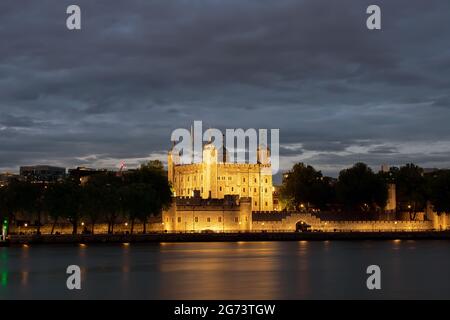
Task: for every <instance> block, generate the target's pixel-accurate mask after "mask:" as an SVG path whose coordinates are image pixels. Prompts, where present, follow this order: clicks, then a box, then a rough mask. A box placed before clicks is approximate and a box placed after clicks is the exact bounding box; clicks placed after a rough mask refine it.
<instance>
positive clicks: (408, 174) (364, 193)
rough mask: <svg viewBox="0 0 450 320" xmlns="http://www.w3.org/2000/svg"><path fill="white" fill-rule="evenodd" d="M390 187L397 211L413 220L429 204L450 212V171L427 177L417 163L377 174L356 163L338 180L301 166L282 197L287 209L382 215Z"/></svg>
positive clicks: (290, 175)
mask: <svg viewBox="0 0 450 320" xmlns="http://www.w3.org/2000/svg"><path fill="white" fill-rule="evenodd" d="M389 184H394V185H395V190H396V200H397V208H398V210H401V211H408V212H410V215H411V218H412V219H414V218H415V215H416V212H418V211H422V210H424V208H425V206H426V204H427V202H428V201H429V202H430V203H431V204H432V205H433V206H434V208H435V210H436V211H437V212H438V213H442V212H450V170H437V171H433V172H431V173H429V174H425V173H424V170H423V169H422V168H420V167H419V166H417V165H414V164H407V165H405V166H402V167H399V168H397V167H391V168H390V170H389V171H388V172H384V171H380V172H378V173H375V172H373V171H372V169H371V168H370V167H368V166H367V165H366V164H364V163H357V164H355V165H354V166H353V167H351V168H348V169H345V170H342V171H341V172H340V173H339V177H338V179H337V180H336V179H332V178H329V177H325V176H323V175H322V173H321V172H320V171H317V170H316V169H314V168H313V167H312V166H309V165H305V164H303V163H298V164H296V165H294V167H293V168H292V170H291V171H290V172H289V173H288V174H287V175H286V177H285V179H284V181H283V185H282V187H281V190H280V198H281V199H282V201H284V202H285V204H286V205H287V207H294V208H299V207H300V206H302V207H303V206H304V207H306V208H308V207H315V208H320V209H329V208H330V207H340V208H343V209H344V210H345V211H348V212H379V211H382V210H383V209H384V208H385V206H386V203H387V200H388V185H389Z"/></svg>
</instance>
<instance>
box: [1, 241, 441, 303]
mask: <svg viewBox="0 0 450 320" xmlns="http://www.w3.org/2000/svg"><path fill="white" fill-rule="evenodd" d="M448 245H449V242H446V241H424V242H420V241H384V242H376V241H349V242H334V241H321V242H314V241H313V242H308V241H299V242H236V243H161V244H129V243H124V244H118V245H79V246H38V245H36V246H30V247H10V248H0V298H1V299H8V298H39V299H46V298H58V299H61V298H68V299H78V298H83V299H108V298H116V299H127V298H129V299H309V298H313V299H328V298H338V299H339V298H345V299H354V298H358V299H361V298H450V290H449V289H450V281H449V280H450V276H449V273H448V270H449V268H450V253H449V250H448ZM71 264H76V265H79V266H80V268H81V272H82V290H81V291H69V290H67V289H66V287H65V283H66V279H67V274H66V268H67V266H68V265H71ZM370 264H378V265H380V267H381V270H382V273H383V290H382V292H371V291H368V290H367V289H366V287H365V280H366V276H367V275H366V273H365V271H366V268H367V266H368V265H370ZM424 270H428V271H427V272H426V276H423V275H424V273H423V272H424Z"/></svg>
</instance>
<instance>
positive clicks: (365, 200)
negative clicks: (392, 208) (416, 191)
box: [336, 163, 388, 212]
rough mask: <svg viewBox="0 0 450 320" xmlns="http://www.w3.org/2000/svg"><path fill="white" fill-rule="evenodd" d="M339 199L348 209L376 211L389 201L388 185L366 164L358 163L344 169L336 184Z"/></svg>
mask: <svg viewBox="0 0 450 320" xmlns="http://www.w3.org/2000/svg"><path fill="white" fill-rule="evenodd" d="M336 192H337V197H338V200H339V201H340V202H341V203H342V204H343V206H344V207H345V208H346V209H347V210H351V211H357V212H370V211H376V210H378V209H379V208H384V207H385V206H386V203H387V198H388V194H387V185H386V182H385V181H384V179H383V178H382V177H381V176H379V175H377V174H375V173H374V172H373V171H372V170H371V169H370V168H369V167H368V166H367V165H366V164H364V163H357V164H355V165H354V166H353V167H352V168H349V169H345V170H342V171H341V172H340V173H339V180H338V183H337V186H336Z"/></svg>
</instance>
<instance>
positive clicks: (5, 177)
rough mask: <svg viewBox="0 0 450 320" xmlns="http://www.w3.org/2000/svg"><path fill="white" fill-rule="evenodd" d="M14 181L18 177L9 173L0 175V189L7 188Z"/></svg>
mask: <svg viewBox="0 0 450 320" xmlns="http://www.w3.org/2000/svg"><path fill="white" fill-rule="evenodd" d="M14 179H19V175H17V174H12V173H9V172H5V173H0V187H4V186H7V185H8V184H9V183H10V182H11V180H14Z"/></svg>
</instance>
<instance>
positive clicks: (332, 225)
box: [253, 213, 435, 232]
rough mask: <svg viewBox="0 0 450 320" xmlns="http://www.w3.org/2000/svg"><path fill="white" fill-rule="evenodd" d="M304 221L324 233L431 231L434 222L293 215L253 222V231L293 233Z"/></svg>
mask: <svg viewBox="0 0 450 320" xmlns="http://www.w3.org/2000/svg"><path fill="white" fill-rule="evenodd" d="M301 221H303V222H304V223H306V224H308V225H310V226H311V230H320V231H324V232H343V231H355V232H374V231H375V232H378V231H429V230H432V229H434V228H435V225H434V223H433V221H325V220H323V221H322V220H320V219H319V218H317V217H315V216H314V215H311V214H307V213H293V214H291V215H289V216H287V217H285V218H283V219H282V220H280V221H253V231H267V232H292V231H295V230H296V224H297V222H301Z"/></svg>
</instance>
